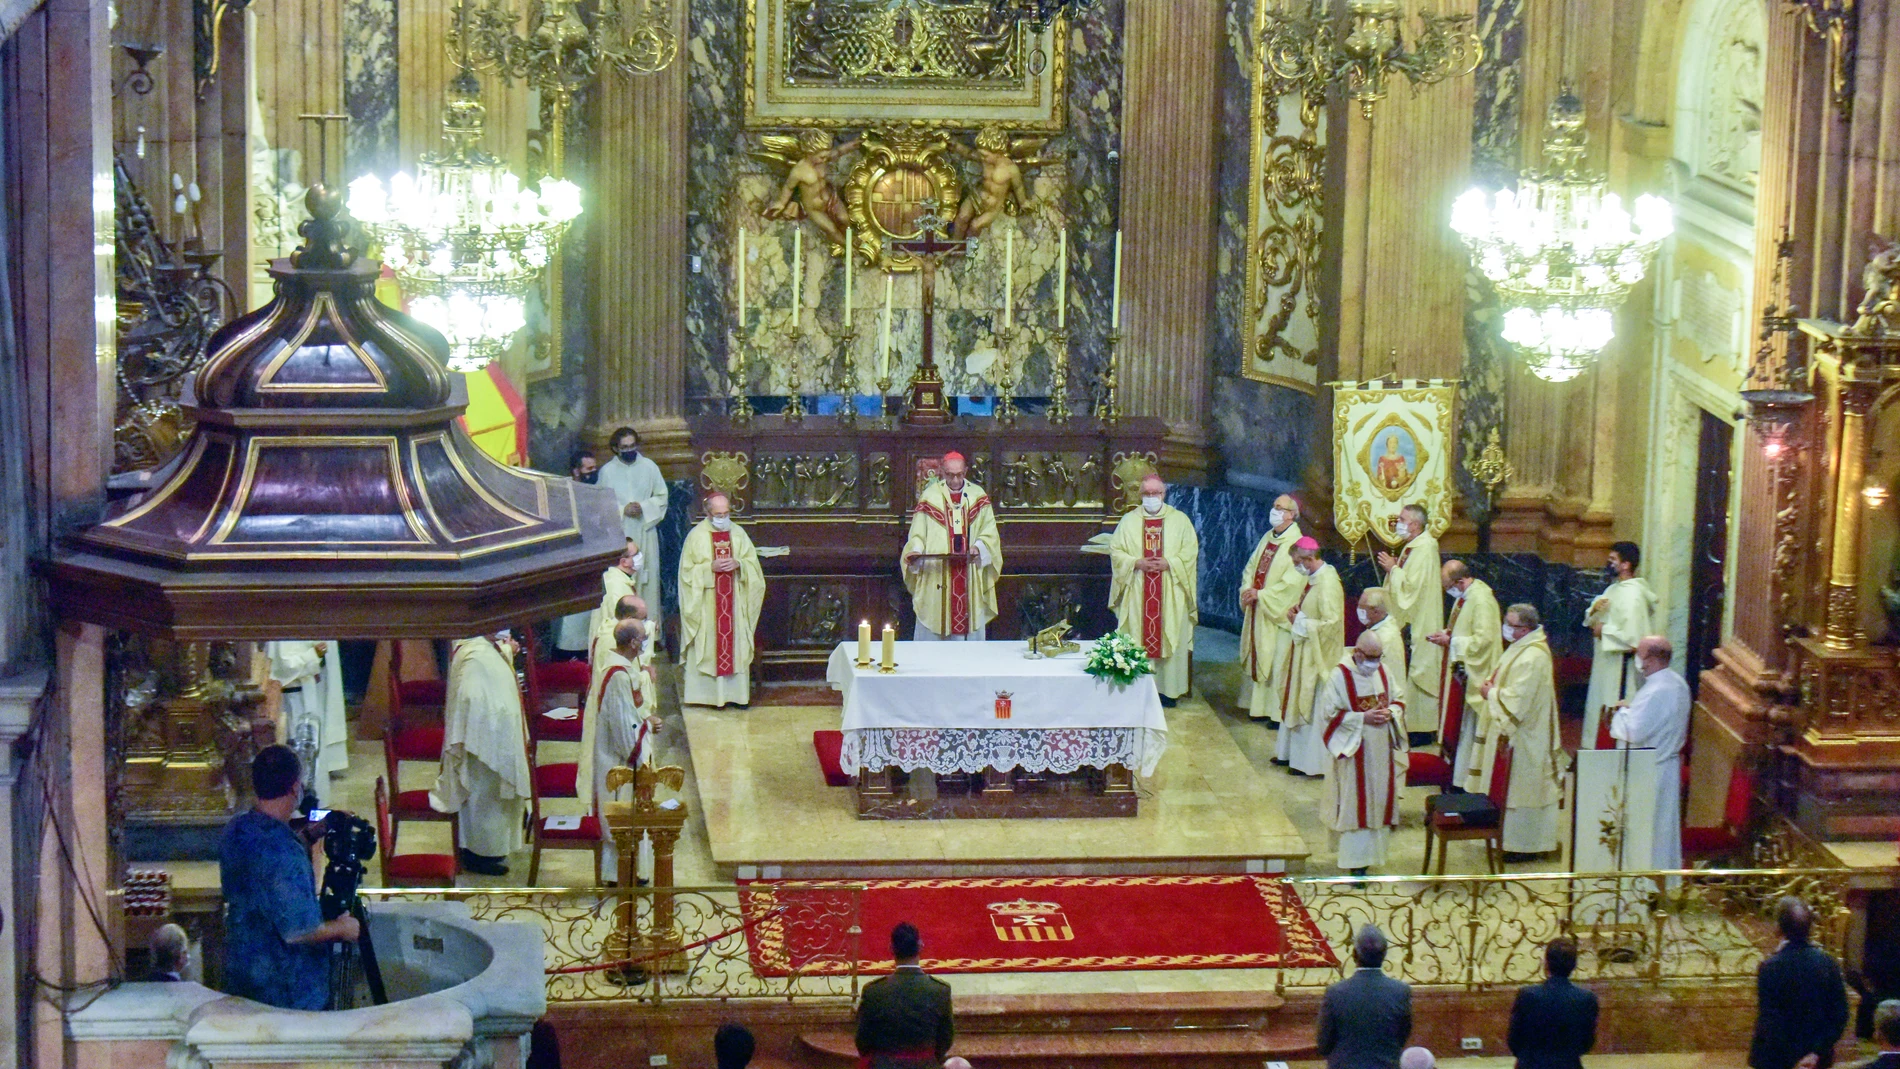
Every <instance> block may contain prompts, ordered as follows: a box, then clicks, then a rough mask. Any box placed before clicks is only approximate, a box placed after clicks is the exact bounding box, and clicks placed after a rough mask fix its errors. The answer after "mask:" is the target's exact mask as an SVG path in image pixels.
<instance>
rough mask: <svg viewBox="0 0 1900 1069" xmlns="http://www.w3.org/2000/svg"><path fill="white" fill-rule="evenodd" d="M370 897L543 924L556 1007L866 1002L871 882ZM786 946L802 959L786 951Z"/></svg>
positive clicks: (366, 892) (376, 893)
mask: <svg viewBox="0 0 1900 1069" xmlns="http://www.w3.org/2000/svg"><path fill="white" fill-rule="evenodd" d="M361 893H362V895H363V897H364V898H365V899H368V900H369V901H370V902H371V903H372V904H374V903H376V902H419V901H435V902H440V901H453V902H461V903H464V904H466V905H467V906H468V909H469V913H470V916H471V918H472V919H474V920H478V921H517V922H522V923H527V924H535V925H539V926H540V928H541V930H542V931H543V932H544V933H545V935H546V938H547V954H546V968H547V982H548V1001H549V1002H596V1001H606V1000H631V1001H638V1002H652V1003H658V1002H667V1001H675V1000H682V999H710V1000H722V999H785V1000H788V1001H796V1000H815V999H855V998H856V997H857V993H858V974H859V971H860V964H859V957H858V953H859V945H858V944H859V940H858V936H859V924H858V916H859V906H860V904H861V902H862V899H863V894H864V885H863V884H860V883H822V884H817V883H814V884H796V883H792V884H786V883H780V884H771V885H760V886H757V887H752V888H737V887H671V888H666V889H664V890H658V889H655V888H651V887H636V888H632V889H628V890H621V889H618V888H612V887H599V888H546V887H455V888H364V889H363V890H362V892H361ZM742 896H743V897H744V898H745V899H746V901H745V902H744V903H743V904H742V902H741V898H742ZM669 918H670V925H669V924H668V919H669ZM787 946H791V947H795V950H794V952H793V953H791V954H789V955H788V954H787V953H785V948H786V947H787Z"/></svg>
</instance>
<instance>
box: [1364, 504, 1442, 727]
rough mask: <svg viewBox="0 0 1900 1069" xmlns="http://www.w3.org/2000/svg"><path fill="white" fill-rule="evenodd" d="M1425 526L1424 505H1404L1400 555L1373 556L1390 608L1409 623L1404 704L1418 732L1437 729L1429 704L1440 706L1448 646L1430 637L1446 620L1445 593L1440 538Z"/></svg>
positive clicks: (1382, 553) (1381, 553) (1403, 624)
mask: <svg viewBox="0 0 1900 1069" xmlns="http://www.w3.org/2000/svg"><path fill="white" fill-rule="evenodd" d="M1427 526H1428V525H1427V523H1426V518H1425V507H1424V506H1423V505H1407V506H1405V507H1404V508H1402V509H1400V510H1399V531H1400V533H1401V534H1402V535H1404V542H1405V545H1404V548H1403V549H1401V550H1399V555H1398V556H1396V557H1394V556H1393V555H1392V554H1390V553H1387V552H1385V551H1384V550H1381V551H1379V553H1378V555H1377V556H1376V557H1375V558H1374V559H1375V561H1376V562H1377V563H1378V565H1379V567H1380V568H1382V569H1384V570H1385V593H1386V611H1387V612H1389V613H1391V614H1392V615H1393V616H1394V617H1395V618H1396V619H1397V620H1398V622H1399V626H1400V627H1404V628H1409V629H1410V634H1411V639H1412V648H1411V651H1410V655H1409V657H1408V658H1407V662H1406V663H1407V666H1408V667H1409V668H1410V669H1411V673H1412V677H1411V690H1410V692H1409V694H1408V695H1407V698H1406V707H1407V708H1409V709H1411V710H1412V720H1411V725H1412V729H1413V730H1414V731H1417V732H1420V733H1426V732H1436V731H1437V730H1438V725H1437V723H1436V722H1435V720H1434V718H1433V717H1432V716H1430V715H1429V714H1428V710H1433V709H1436V708H1437V707H1438V699H1439V695H1440V694H1441V693H1442V691H1441V689H1440V686H1439V681H1440V678H1441V677H1442V676H1443V674H1444V663H1445V650H1444V647H1443V646H1439V645H1436V644H1434V643H1432V642H1430V641H1429V638H1430V636H1432V635H1434V634H1436V633H1438V632H1439V631H1440V630H1442V629H1443V628H1444V626H1445V623H1444V621H1445V601H1444V596H1445V595H1444V586H1443V583H1442V580H1441V579H1440V575H1439V560H1438V539H1437V538H1435V537H1433V536H1432V533H1431V532H1430V531H1429V530H1427V529H1426V528H1427Z"/></svg>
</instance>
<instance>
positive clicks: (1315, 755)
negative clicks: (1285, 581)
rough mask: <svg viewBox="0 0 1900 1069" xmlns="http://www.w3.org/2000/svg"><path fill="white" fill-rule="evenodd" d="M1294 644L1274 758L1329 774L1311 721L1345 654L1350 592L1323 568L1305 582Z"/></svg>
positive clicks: (1333, 571)
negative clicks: (1321, 692)
mask: <svg viewBox="0 0 1900 1069" xmlns="http://www.w3.org/2000/svg"><path fill="white" fill-rule="evenodd" d="M1294 609H1295V612H1294V616H1293V626H1292V629H1291V630H1292V633H1293V636H1292V641H1291V643H1289V645H1288V647H1287V667H1286V676H1285V682H1284V683H1283V684H1282V685H1281V690H1280V701H1281V707H1282V708H1283V709H1284V710H1285V715H1284V717H1283V718H1282V719H1281V721H1280V737H1279V739H1278V740H1277V741H1276V742H1275V751H1276V756H1278V757H1279V759H1280V760H1282V761H1285V762H1286V763H1287V764H1288V765H1290V766H1292V768H1293V770H1294V771H1295V772H1298V773H1300V774H1302V775H1306V776H1322V775H1325V774H1326V766H1327V765H1328V763H1329V759H1328V758H1327V756H1326V743H1325V741H1324V740H1323V739H1322V738H1321V730H1320V726H1319V725H1318V724H1317V723H1315V722H1314V719H1313V702H1314V699H1315V697H1316V696H1317V694H1318V692H1319V687H1320V683H1321V682H1322V681H1323V680H1324V678H1325V676H1326V673H1327V672H1328V671H1330V670H1331V669H1332V667H1333V666H1334V665H1336V664H1338V663H1339V658H1340V655H1341V654H1342V653H1343V652H1344V651H1345V649H1346V591H1345V588H1344V587H1342V586H1341V585H1340V582H1339V571H1338V569H1336V568H1334V567H1333V566H1332V565H1330V564H1321V565H1320V566H1319V569H1318V570H1317V571H1315V572H1314V573H1313V574H1312V575H1311V576H1309V577H1307V580H1306V591H1305V592H1304V593H1303V594H1301V595H1300V600H1299V602H1298V603H1297V604H1296V605H1295V606H1294Z"/></svg>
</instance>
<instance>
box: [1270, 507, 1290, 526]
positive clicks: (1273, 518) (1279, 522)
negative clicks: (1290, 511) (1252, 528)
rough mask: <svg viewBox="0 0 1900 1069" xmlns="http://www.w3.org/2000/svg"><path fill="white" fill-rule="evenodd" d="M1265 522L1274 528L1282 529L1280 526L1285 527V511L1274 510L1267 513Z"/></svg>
mask: <svg viewBox="0 0 1900 1069" xmlns="http://www.w3.org/2000/svg"><path fill="white" fill-rule="evenodd" d="M1267 522H1268V523H1271V524H1272V525H1273V526H1275V527H1282V526H1285V524H1286V510H1285V509H1274V510H1273V511H1272V512H1269V513H1267Z"/></svg>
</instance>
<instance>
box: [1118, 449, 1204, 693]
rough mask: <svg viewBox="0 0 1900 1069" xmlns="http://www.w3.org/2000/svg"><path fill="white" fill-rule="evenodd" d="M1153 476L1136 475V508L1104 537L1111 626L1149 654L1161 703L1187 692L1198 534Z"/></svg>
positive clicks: (1198, 614)
mask: <svg viewBox="0 0 1900 1069" xmlns="http://www.w3.org/2000/svg"><path fill="white" fill-rule="evenodd" d="M1167 493H1168V485H1167V484H1166V483H1164V482H1162V481H1161V476H1159V475H1149V476H1147V477H1146V478H1144V479H1142V480H1141V507H1140V508H1137V509H1130V510H1129V511H1128V512H1126V513H1124V514H1123V515H1122V518H1121V520H1120V522H1118V523H1117V524H1116V525H1115V534H1114V535H1113V536H1112V537H1111V538H1110V539H1109V541H1108V561H1109V568H1110V571H1111V574H1112V578H1111V580H1110V584H1109V590H1108V604H1109V607H1110V608H1112V609H1114V610H1115V620H1116V623H1117V630H1119V631H1120V632H1121V633H1122V634H1124V635H1127V636H1128V637H1129V638H1132V639H1134V640H1135V641H1136V642H1139V643H1141V645H1142V648H1143V649H1144V650H1146V651H1147V653H1148V661H1149V663H1150V664H1152V665H1153V666H1154V673H1155V688H1156V689H1157V690H1159V691H1160V692H1161V702H1162V704H1163V705H1170V706H1171V705H1173V704H1174V703H1175V702H1176V701H1179V700H1180V698H1181V697H1182V695H1185V694H1186V693H1187V692H1188V686H1189V679H1188V675H1189V669H1190V666H1191V664H1192V662H1193V651H1194V625H1195V624H1196V623H1197V622H1199V620H1200V618H1201V611H1200V608H1199V603H1198V602H1197V601H1196V600H1195V597H1196V592H1197V591H1198V589H1199V571H1198V561H1199V560H1200V556H1201V539H1200V536H1199V535H1197V534H1195V533H1194V521H1192V520H1190V519H1188V518H1187V514H1186V513H1184V512H1182V511H1181V510H1180V509H1177V508H1175V507H1174V506H1173V505H1170V504H1168V503H1167Z"/></svg>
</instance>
